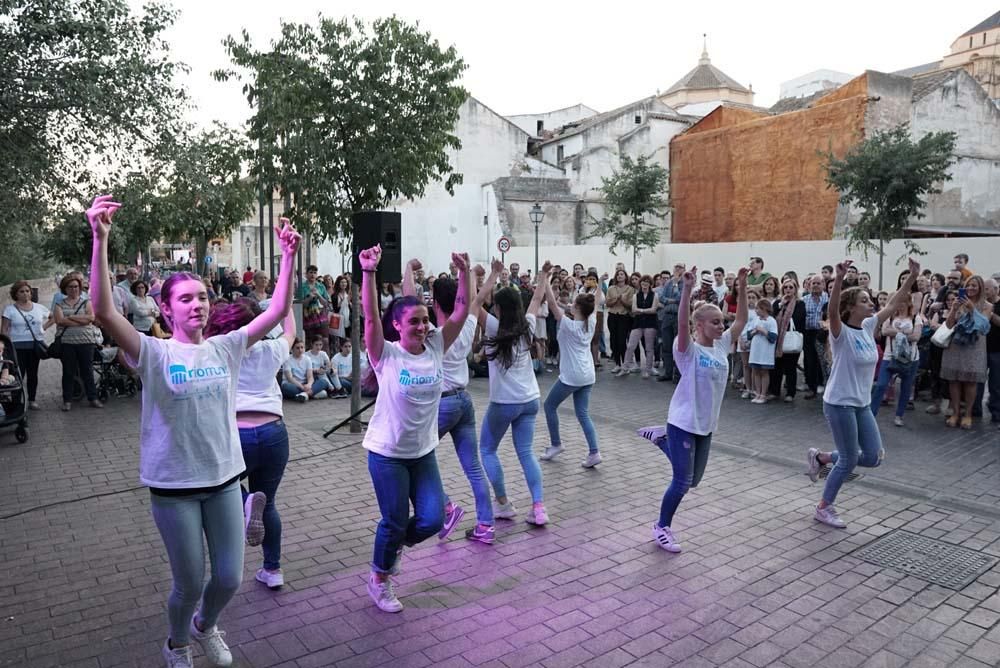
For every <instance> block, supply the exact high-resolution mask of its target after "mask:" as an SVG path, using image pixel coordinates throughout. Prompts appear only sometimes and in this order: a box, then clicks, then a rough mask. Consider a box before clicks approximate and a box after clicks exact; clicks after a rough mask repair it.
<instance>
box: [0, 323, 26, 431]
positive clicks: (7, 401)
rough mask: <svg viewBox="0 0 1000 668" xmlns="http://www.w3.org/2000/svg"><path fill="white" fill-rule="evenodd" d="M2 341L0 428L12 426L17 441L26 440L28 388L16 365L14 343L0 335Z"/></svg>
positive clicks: (0, 361)
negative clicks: (0, 409) (0, 413)
mask: <svg viewBox="0 0 1000 668" xmlns="http://www.w3.org/2000/svg"><path fill="white" fill-rule="evenodd" d="M0 341H2V342H3V357H2V359H0V408H2V411H0V412H2V415H0V429H3V428H6V427H14V428H15V429H14V436H15V437H16V438H17V442H18V443H24V442H25V441H27V440H28V413H27V410H26V409H27V407H28V390H27V388H26V387H25V385H24V379H23V378H22V377H21V369H20V368H18V366H17V353H15V352H14V343H13V342H12V341H11V340H10V339H9V338H7V337H6V336H3V335H0Z"/></svg>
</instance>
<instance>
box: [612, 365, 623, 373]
mask: <svg viewBox="0 0 1000 668" xmlns="http://www.w3.org/2000/svg"><path fill="white" fill-rule="evenodd" d="M621 370H622V368H621V366H619V365H618V364H616V365H614V366H613V367H611V373H618V372H619V371H621Z"/></svg>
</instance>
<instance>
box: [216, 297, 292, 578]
mask: <svg viewBox="0 0 1000 668" xmlns="http://www.w3.org/2000/svg"><path fill="white" fill-rule="evenodd" d="M260 313H261V311H260V308H259V307H258V306H257V303H256V302H254V301H253V300H250V299H241V300H239V301H238V302H236V303H235V304H231V305H220V306H218V307H216V308H214V309H212V312H211V314H209V316H208V324H207V325H206V326H205V338H210V337H213V336H224V335H226V334H229V333H230V332H233V331H235V330H238V329H240V328H241V327H246V326H247V325H249V324H250V323H251V322H253V319H254V318H256V317H257V316H258V315H260ZM281 326H282V335H281V336H279V337H278V338H274V339H264V340H262V341H258V342H257V343H255V344H254V345H252V346H250V348H249V349H248V350H247V351H246V353H245V354H244V356H243V361H242V362H241V363H240V373H239V380H238V382H237V388H236V426H237V428H238V429H239V433H240V447H241V449H242V451H243V461H244V464H245V466H246V474H245V475H246V477H247V488H248V489H247V491H244V490H242V489H241V490H240V491H241V493H242V496H243V513H244V519H245V522H246V541H247V544H248V545H251V546H256V545H260V546H261V549H262V550H263V553H264V562H263V564H262V565H261V567H260V568H259V569H257V573H256V578H257V581H258V582H260V583H263V584H264V585H266V586H267V587H268V588H269V589H278V588H280V587H281V586H282V585H284V584H285V576H284V574H283V573H282V572H281V516H280V515H279V514H278V508H277V506H276V505H275V501H274V500H275V497H276V495H277V493H278V485H280V484H281V478H282V477H283V476H284V473H285V466H286V465H287V464H288V430H287V429H286V428H285V423H284V420H283V419H282V417H283V411H282V407H281V389H280V388H279V387H278V381H277V379H276V376H277V374H278V370H279V369H281V366H282V363H283V362H284V361H285V359H286V358H287V357H288V354H289V352H290V351H291V346H292V342H293V341H294V340H295V326H296V325H295V314H294V313H293V312H292V310H291V309H289V310H288V314H287V315H286V316H285V319H284V321H283V322H282V323H281Z"/></svg>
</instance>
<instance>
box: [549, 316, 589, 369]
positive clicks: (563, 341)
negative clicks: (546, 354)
mask: <svg viewBox="0 0 1000 668" xmlns="http://www.w3.org/2000/svg"><path fill="white" fill-rule="evenodd" d="M586 324H587V328H586V329H584V327H583V325H584V322H583V321H582V320H572V319H570V318H567V317H563V318H560V320H559V331H558V332H557V333H556V341H558V342H559V380H560V381H562V384H563V385H569V386H570V387H584V386H585V385H593V384H594V381H596V380H597V375H596V373H595V372H594V358H593V356H591V354H590V342H591V340H593V338H594V328H595V327H597V316H596V315H594V314H593V313H591V314H590V317H589V318H587V323H586Z"/></svg>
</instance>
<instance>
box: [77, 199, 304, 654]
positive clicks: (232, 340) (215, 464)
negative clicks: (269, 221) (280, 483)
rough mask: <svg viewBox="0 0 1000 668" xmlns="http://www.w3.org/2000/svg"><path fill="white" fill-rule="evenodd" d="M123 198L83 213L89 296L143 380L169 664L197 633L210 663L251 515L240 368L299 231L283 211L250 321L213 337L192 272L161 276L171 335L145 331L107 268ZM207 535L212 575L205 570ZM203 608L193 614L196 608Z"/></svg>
mask: <svg viewBox="0 0 1000 668" xmlns="http://www.w3.org/2000/svg"><path fill="white" fill-rule="evenodd" d="M119 208H121V204H118V203H117V202H115V201H114V200H113V199H112V198H111V196H110V195H102V196H100V197H97V198H96V199H95V200H94V202H93V204H92V205H91V207H90V209H88V210H87V219H88V221H89V222H90V227H91V231H92V232H93V235H94V245H93V254H92V257H91V272H92V273H91V278H90V286H91V293H90V294H91V298H92V299H93V302H94V307H95V309H96V313H97V315H98V317H99V318H100V319H101V322H102V323H103V324H104V326H105V327H106V328H107V329H108V330H109V331H110V332H111V335H112V337H113V338H114V339H115V341H117V342H118V345H119V346H120V347H121V349H122V351H123V352H124V353H125V356H126V359H127V360H128V362H129V364H131V365H133V366H135V367H136V368H137V369H138V371H139V375H140V376H141V378H142V415H141V427H140V446H139V447H140V450H139V480H140V482H141V483H142V484H143V485H146V486H148V487H149V488H150V507H151V509H152V514H153V520H154V521H155V523H156V527H157V529H159V532H160V537H161V538H162V540H163V544H164V546H165V547H166V550H167V558H168V560H169V561H170V571H171V573H172V575H173V588H172V590H171V592H170V597H169V600H168V604H167V615H168V618H169V621H170V635H169V636H168V637H167V640H166V642H165V643H164V644H163V658H164V660H165V661H166V665H167V666H168V667H169V668H188V667H190V666H193V665H194V664H193V658H192V652H191V645H190V642H191V639H192V638H193V639H194V640H196V641H197V642H198V643H199V644H200V645H201V648H202V649H203V650H204V652H205V655H206V656H207V657H208V660H209V661H210V662H211V663H212V664H213V665H216V666H229V665H231V664H232V661H233V657H232V654H231V653H230V651H229V648H228V647H227V646H226V643H225V641H224V640H223V635H224V633H223V632H222V631H220V630H219V628H218V626H217V625H216V622H217V621H218V618H219V615H220V614H221V612H222V610H223V609H224V608H225V606H226V604H227V603H229V601H230V599H231V598H232V597H233V595H234V594H235V593H236V590H237V589H239V586H240V582H241V581H242V579H243V549H244V547H243V545H244V539H245V537H244V531H245V528H246V524H245V522H246V520H245V516H244V506H243V501H242V498H241V495H240V484H239V478H240V475H241V474H242V473H243V471H244V464H243V453H242V450H241V447H240V435H239V429H238V427H237V423H236V393H237V381H238V379H239V370H240V364H241V363H242V361H243V357H244V355H245V353H246V351H247V349H248V348H249V347H250V346H252V345H253V344H255V343H256V342H258V341H260V340H261V339H262V338H264V336H265V335H266V334H267V333H268V332H269V331H270V330H271V329H273V328H274V326H275V325H277V324H278V323H279V322H281V320H282V319H283V318H284V317H285V315H286V314H287V313H288V311H289V309H290V308H291V304H292V276H293V274H294V259H295V253H296V251H297V250H298V247H299V240H300V237H299V235H298V233H297V232H296V231H295V229H294V228H293V227H292V226H291V224H289V222H288V220H287V219H284V218H282V219H281V223H280V226H279V227H278V229H277V230H276V233H277V234H278V241H279V243H280V245H281V273H280V275H279V278H278V282H277V285H276V286H275V290H274V297H273V299H272V300H271V305H270V306H269V307H268V309H267V310H266V311H264V312H263V313H261V314H260V315H259V316H257V317H256V318H254V319H253V320H252V321H250V323H249V324H247V325H246V326H244V327H240V328H239V329H236V330H234V331H232V332H230V333H228V334H225V335H222V336H215V337H212V338H210V339H206V338H205V336H204V328H205V324H206V322H207V320H208V313H209V303H208V292H207V290H206V288H205V285H204V283H203V282H202V281H201V279H200V278H198V277H197V276H195V275H193V274H188V273H186V272H179V273H176V274H173V275H171V276H170V278H168V279H167V280H166V281H164V283H163V287H162V289H161V292H160V298H161V306H160V310H161V312H162V314H163V316H164V317H165V318H166V319H167V321H168V322H169V323H170V329H171V331H172V332H173V337H172V338H170V339H158V338H155V337H151V336H143V335H142V334H140V333H139V332H138V331H137V330H136V329H135V328H134V327H133V326H132V324H131V323H130V322H129V321H128V320H126V319H125V316H123V315H122V314H121V313H119V312H118V311H117V309H115V305H114V300H113V299H112V295H111V291H110V287H111V282H110V278H109V276H108V236H109V235H110V233H111V227H112V224H111V221H112V217H113V216H114V213H115V211H117V210H118V209H119ZM205 542H207V543H208V558H209V561H210V564H211V576H210V578H209V580H208V584H207V585H205V584H203V579H204V575H205V548H204V544H205ZM196 611H197V612H196Z"/></svg>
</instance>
